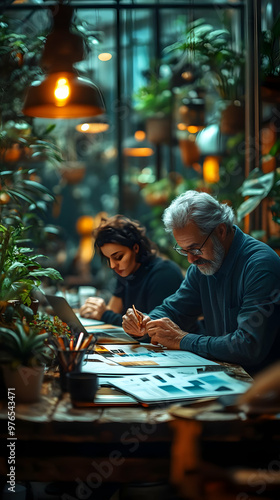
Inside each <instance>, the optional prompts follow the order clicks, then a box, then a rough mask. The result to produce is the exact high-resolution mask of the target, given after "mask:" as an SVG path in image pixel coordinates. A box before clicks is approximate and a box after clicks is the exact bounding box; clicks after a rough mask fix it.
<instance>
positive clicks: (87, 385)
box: [66, 372, 98, 402]
mask: <svg viewBox="0 0 280 500" xmlns="http://www.w3.org/2000/svg"><path fill="white" fill-rule="evenodd" d="M66 379H67V389H68V391H69V392H70V396H71V401H72V402H75V401H79V402H93V401H94V398H95V394H96V392H97V389H98V377H97V375H96V374H95V373H87V372H81V373H75V372H71V373H67V375H66Z"/></svg>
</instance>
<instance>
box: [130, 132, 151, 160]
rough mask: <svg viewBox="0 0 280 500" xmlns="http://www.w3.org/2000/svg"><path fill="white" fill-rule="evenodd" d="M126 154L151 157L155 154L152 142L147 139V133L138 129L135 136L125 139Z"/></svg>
mask: <svg viewBox="0 0 280 500" xmlns="http://www.w3.org/2000/svg"><path fill="white" fill-rule="evenodd" d="M123 154H124V156H132V157H149V156H152V155H153V154H154V150H153V148H152V146H151V144H150V143H149V142H148V141H147V140H146V133H145V132H144V131H143V130H137V131H136V132H135V134H134V136H133V137H128V138H127V139H126V140H125V141H124V148H123Z"/></svg>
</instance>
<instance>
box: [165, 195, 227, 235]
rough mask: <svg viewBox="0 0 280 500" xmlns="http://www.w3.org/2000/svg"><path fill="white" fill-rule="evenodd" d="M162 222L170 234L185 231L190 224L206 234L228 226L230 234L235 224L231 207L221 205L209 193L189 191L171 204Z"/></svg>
mask: <svg viewBox="0 0 280 500" xmlns="http://www.w3.org/2000/svg"><path fill="white" fill-rule="evenodd" d="M162 220H163V223H164V226H165V230H166V231H167V232H168V233H171V232H172V231H173V230H174V229H175V230H176V229H183V228H184V227H185V226H186V225H187V224H189V222H193V223H194V224H196V226H198V228H199V229H200V231H201V232H202V233H205V234H206V233H209V232H210V231H211V230H212V229H214V228H215V227H216V226H217V225H218V224H221V223H224V224H226V226H227V232H229V231H230V230H231V229H232V226H233V223H234V212H233V210H232V208H231V207H230V206H229V205H227V204H225V203H219V202H218V200H216V199H215V198H213V196H210V194H208V193H201V192H198V191H192V190H189V191H186V192H185V193H182V194H181V195H179V196H177V198H175V199H174V200H173V201H172V202H171V204H170V206H169V207H167V208H166V209H165V211H164V213H163V217H162Z"/></svg>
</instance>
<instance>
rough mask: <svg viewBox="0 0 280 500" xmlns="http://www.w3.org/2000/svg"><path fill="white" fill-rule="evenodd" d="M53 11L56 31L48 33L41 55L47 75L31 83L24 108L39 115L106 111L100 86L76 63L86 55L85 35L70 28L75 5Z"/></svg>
mask: <svg viewBox="0 0 280 500" xmlns="http://www.w3.org/2000/svg"><path fill="white" fill-rule="evenodd" d="M52 12H53V31H52V32H51V33H50V35H48V37H47V40H46V43H45V47H44V51H43V54H42V59H41V66H42V68H43V70H44V71H45V72H46V76H45V78H43V79H42V80H37V81H35V82H33V83H32V85H31V86H30V87H29V89H28V91H27V94H26V98H25V102H24V105H23V110H22V111H23V113H24V114H25V115H27V116H33V117H38V118H80V117H86V116H96V115H100V114H102V113H104V112H105V105H104V100H103V97H102V94H101V92H100V90H99V89H98V88H97V86H96V85H94V84H93V83H92V82H91V80H89V79H88V78H84V77H81V76H79V75H78V73H77V71H76V70H75V68H74V67H73V65H74V63H76V62H78V61H81V60H83V58H84V45H83V39H82V37H81V36H79V35H77V34H74V33H71V32H70V23H71V19H72V15H73V9H72V7H70V6H69V5H63V4H61V5H59V6H56V8H55V9H54V10H53V11H52Z"/></svg>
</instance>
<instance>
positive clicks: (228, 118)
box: [220, 103, 245, 135]
mask: <svg viewBox="0 0 280 500" xmlns="http://www.w3.org/2000/svg"><path fill="white" fill-rule="evenodd" d="M244 128H245V108H244V106H236V105H235V104H234V103H232V104H229V106H228V107H227V108H226V109H223V111H222V113H221V123H220V130H221V133H222V134H225V135H234V134H237V133H238V132H241V131H242V130H244Z"/></svg>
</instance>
